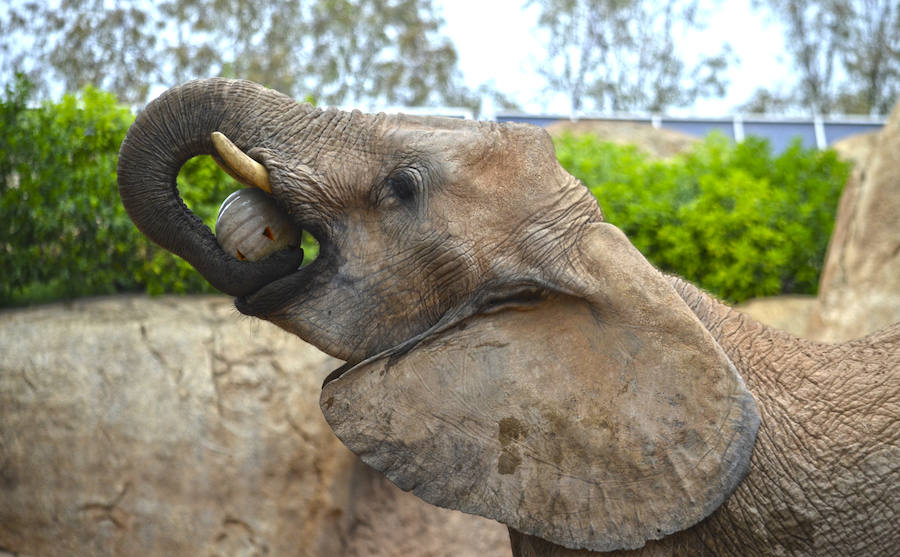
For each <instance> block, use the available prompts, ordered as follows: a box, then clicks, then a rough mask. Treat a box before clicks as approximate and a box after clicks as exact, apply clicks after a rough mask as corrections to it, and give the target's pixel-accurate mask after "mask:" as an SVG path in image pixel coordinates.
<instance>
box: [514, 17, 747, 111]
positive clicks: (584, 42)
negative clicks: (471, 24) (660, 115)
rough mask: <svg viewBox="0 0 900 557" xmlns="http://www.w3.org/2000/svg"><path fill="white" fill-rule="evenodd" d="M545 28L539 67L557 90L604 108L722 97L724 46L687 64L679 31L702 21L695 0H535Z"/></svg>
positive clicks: (577, 102)
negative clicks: (681, 52)
mask: <svg viewBox="0 0 900 557" xmlns="http://www.w3.org/2000/svg"><path fill="white" fill-rule="evenodd" d="M529 4H537V5H539V6H540V16H539V19H538V25H539V26H540V27H541V28H543V29H544V30H545V31H546V33H547V37H548V39H547V60H546V63H545V65H544V66H543V67H542V68H540V69H539V71H540V73H541V74H542V75H543V76H544V78H545V79H546V81H547V84H548V86H549V88H550V89H551V90H554V91H560V92H563V93H565V94H566V95H567V96H568V97H569V103H570V105H571V109H572V112H573V113H577V112H580V111H581V110H582V108H583V107H584V106H585V100H591V101H593V104H594V108H596V109H599V110H604V111H625V110H629V111H634V110H650V111H662V110H665V109H666V108H668V107H671V106H682V105H687V104H690V103H691V102H693V101H694V100H695V99H696V98H698V97H700V96H706V95H711V94H712V95H718V96H721V95H723V94H724V92H725V82H724V81H723V79H722V77H721V75H722V72H723V70H724V69H725V68H726V67H727V66H728V63H729V59H730V53H729V51H728V50H727V48H726V49H724V50H723V51H722V52H720V53H719V54H717V55H715V56H710V57H708V58H705V59H704V60H701V61H700V62H699V63H698V64H696V65H695V66H693V67H690V68H689V67H688V66H687V65H686V64H685V62H684V61H683V60H682V59H681V58H680V57H679V54H678V50H677V48H676V47H675V37H676V36H679V35H681V34H683V33H685V32H688V31H690V30H692V29H696V28H697V27H699V21H698V17H697V1H696V0H667V1H665V2H653V1H649V0H531V1H530V2H529Z"/></svg>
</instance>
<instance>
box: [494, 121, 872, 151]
mask: <svg viewBox="0 0 900 557" xmlns="http://www.w3.org/2000/svg"><path fill="white" fill-rule="evenodd" d="M495 119H496V120H497V121H498V122H525V123H529V124H534V125H536V126H541V127H545V126H549V125H550V124H553V123H555V122H560V121H572V119H571V118H569V117H567V116H555V115H538V114H521V113H500V114H497V115H496V116H495ZM577 121H579V122H585V121H588V122H590V121H597V122H632V123H638V124H648V125H651V126H653V127H655V128H662V129H669V130H675V131H679V132H682V133H685V134H688V135H694V136H698V137H703V136H705V135H707V134H708V133H710V132H712V131H714V130H715V131H719V132H720V133H722V134H724V135H725V136H726V137H729V138H731V139H732V140H734V141H743V140H744V138H746V137H747V136H751V135H753V136H758V137H764V138H766V139H768V140H769V142H770V144H771V145H772V149H773V151H775V152H781V151H783V150H784V149H786V148H787V147H788V146H789V145H790V144H791V142H792V141H794V139H795V138H800V140H801V142H802V143H803V146H804V147H815V148H818V149H824V148H825V147H827V146H828V145H831V144H832V143H834V142H835V141H839V140H841V139H844V138H845V137H848V136H851V135H856V134H859V133H866V132H873V131H878V130H880V129H881V128H882V127H884V123H885V118H872V117H868V116H843V117H821V116H814V117H805V118H802V117H801V118H791V117H777V116H762V115H753V114H751V115H735V116H728V117H724V118H699V117H674V116H673V117H670V116H661V115H648V116H584V117H580V118H578V119H577Z"/></svg>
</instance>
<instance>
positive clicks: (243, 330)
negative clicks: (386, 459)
mask: <svg viewBox="0 0 900 557" xmlns="http://www.w3.org/2000/svg"><path fill="white" fill-rule="evenodd" d="M0 354H2V358H0V549H2V550H3V551H6V552H12V553H13V554H18V555H41V556H56V555H59V556H63V555H66V556H68V555H167V556H178V555H192V556H193V555H223V556H224V555H242V556H243V555H246V556H251V555H311V556H313V555H328V556H331V555H434V556H438V555H473V556H474V555H478V556H482V555H486V556H489V555H509V554H510V549H509V542H508V537H507V532H506V528H505V527H503V526H502V525H500V524H497V523H495V522H492V521H488V520H486V519H482V518H478V517H473V516H469V515H464V514H462V513H458V512H455V511H448V510H445V509H439V508H437V507H432V506H430V505H428V504H426V503H424V502H423V501H420V500H419V499H417V498H416V497H414V496H412V495H410V494H408V493H404V492H401V491H400V490H399V489H397V488H396V487H394V486H393V485H392V484H390V483H389V482H387V480H385V479H383V478H382V477H381V476H380V475H378V474H376V473H375V472H374V471H372V470H371V469H369V468H367V467H366V466H364V465H362V464H361V463H359V462H358V460H357V459H356V457H355V456H353V455H352V454H351V453H350V452H349V451H348V450H347V449H345V448H344V447H343V446H342V445H341V444H340V442H339V441H338V440H337V439H336V438H335V437H334V435H333V434H332V432H331V431H330V429H329V427H328V425H327V424H326V423H325V421H324V419H323V417H322V415H321V412H320V410H319V408H318V398H319V391H320V387H321V383H322V379H323V378H324V376H325V375H326V374H327V373H328V371H330V370H331V369H332V368H333V367H335V366H336V365H338V363H339V362H337V361H336V360H334V359H332V358H329V357H327V356H325V355H324V354H322V353H321V352H318V351H317V350H315V349H314V348H312V347H311V346H309V345H307V344H305V343H303V342H302V341H300V340H299V339H297V338H296V337H293V336H291V335H288V334H287V333H284V332H282V331H281V330H279V329H277V328H275V327H274V326H272V325H269V324H268V323H264V322H261V321H257V320H250V319H246V318H242V317H240V316H239V315H238V314H237V313H236V312H235V311H234V309H233V308H232V306H231V302H230V301H229V300H227V299H225V298H221V297H203V298H176V297H164V298H153V299H148V298H143V297H120V298H106V299H97V300H89V301H77V302H73V303H67V304H54V305H50V306H44V307H39V308H35V309H25V310H16V311H4V312H2V313H0Z"/></svg>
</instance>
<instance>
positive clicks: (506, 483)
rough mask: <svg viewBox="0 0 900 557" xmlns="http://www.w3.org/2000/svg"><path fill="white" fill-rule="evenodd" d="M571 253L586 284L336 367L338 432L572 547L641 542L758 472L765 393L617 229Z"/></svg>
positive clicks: (427, 495) (410, 480) (456, 498)
mask: <svg viewBox="0 0 900 557" xmlns="http://www.w3.org/2000/svg"><path fill="white" fill-rule="evenodd" d="M576 260H577V261H580V262H581V263H582V264H583V265H584V268H586V269H587V268H589V269H590V271H589V272H588V271H585V270H583V269H582V270H581V271H579V273H580V274H581V275H585V274H587V275H588V276H587V277H584V276H582V277H580V278H577V279H576V278H573V280H578V281H580V282H581V284H582V289H583V291H584V295H583V297H574V296H562V295H559V296H554V297H552V298H551V299H548V300H546V301H544V302H542V303H541V304H539V305H537V306H536V307H534V308H532V309H531V310H529V311H517V310H507V311H501V312H497V313H492V314H488V315H477V316H474V317H471V318H469V319H468V320H466V321H463V322H461V323H459V324H458V325H457V326H455V327H453V328H451V329H449V330H445V331H443V332H441V333H439V334H436V335H432V336H430V337H428V338H427V339H426V340H424V341H423V342H421V343H420V344H419V345H418V346H417V347H416V348H415V349H413V350H412V351H410V352H408V353H406V354H404V355H402V356H396V355H395V356H393V357H388V356H385V357H376V358H374V359H371V360H368V361H365V362H362V363H361V364H358V365H357V366H355V367H353V368H352V369H350V370H349V371H347V372H346V373H344V374H343V375H342V376H340V377H339V378H338V379H336V380H333V381H331V382H329V383H327V384H326V385H325V387H324V389H323V392H322V398H321V407H322V410H323V412H324V414H325V417H326V419H327V420H328V422H329V424H331V427H332V428H333V429H334V431H335V433H336V434H337V436H338V437H339V438H340V439H341V440H342V441H343V442H344V443H345V444H346V445H347V446H348V447H349V448H350V449H351V450H352V451H353V452H355V453H356V454H357V455H359V456H360V457H361V458H362V460H363V461H365V462H366V463H367V464H369V465H370V466H372V467H374V468H375V469H377V470H379V471H381V472H382V473H384V474H385V475H386V476H387V477H388V478H389V479H390V480H391V481H393V482H394V483H395V484H397V486H399V487H400V488H402V489H404V490H407V491H412V492H413V493H415V494H416V495H418V496H419V497H421V498H422V499H424V500H426V501H428V502H430V503H433V504H435V505H439V506H442V507H448V508H452V509H458V510H461V511H464V512H468V513H473V514H478V515H482V516H486V517H489V518H493V519H495V520H498V521H500V522H503V523H505V524H507V525H508V526H510V527H512V528H514V529H516V530H518V531H520V532H523V533H526V534H531V535H535V536H538V537H540V538H543V539H545V540H548V541H551V542H553V543H556V544H559V545H563V546H566V547H570V548H584V549H591V550H595V551H608V550H614V549H635V548H638V547H641V546H643V545H644V543H645V542H646V541H647V540H649V539H658V538H661V537H663V536H665V535H667V534H670V533H673V532H676V531H679V530H683V529H685V528H688V527H690V526H692V525H694V524H696V523H697V522H699V521H700V520H702V519H703V518H705V517H706V516H708V515H709V514H710V513H711V512H712V511H713V510H715V509H716V508H717V507H718V506H719V505H720V504H721V503H722V502H723V501H724V500H725V498H726V497H728V495H729V494H730V493H731V492H732V491H733V490H734V489H735V487H736V486H737V484H738V483H739V482H740V480H741V479H742V478H743V477H744V475H745V473H746V471H747V467H748V463H749V459H750V454H751V451H752V448H753V444H754V441H755V437H756V430H757V427H758V424H759V416H758V414H757V412H756V406H755V404H754V401H753V398H752V397H751V395H750V394H749V393H748V392H747V389H746V387H745V386H744V383H743V381H742V380H741V378H740V376H739V375H738V374H737V372H736V370H735V368H734V366H733V365H732V363H731V362H730V360H729V359H728V358H727V357H726V355H725V354H724V352H723V351H722V349H721V347H719V345H718V344H717V343H716V342H715V340H714V339H713V338H712V337H711V335H710V334H709V332H708V331H707V330H706V329H705V328H704V327H703V325H702V324H701V323H700V321H699V320H698V319H697V318H696V316H695V315H694V314H693V312H691V310H690V309H689V308H688V307H687V306H686V305H685V304H684V302H683V301H682V300H681V298H680V297H679V296H678V294H677V293H676V292H675V291H674V289H673V288H672V287H671V285H670V284H669V282H668V281H667V280H666V278H665V277H664V276H663V275H661V274H660V273H659V272H658V271H656V270H655V269H654V268H653V267H652V266H651V265H650V264H649V263H647V262H646V260H644V258H643V257H642V256H641V255H640V254H639V253H638V252H637V251H636V250H635V249H634V248H633V247H632V246H631V244H630V243H629V242H628V240H627V239H626V238H625V236H624V235H622V234H621V232H619V231H618V229H615V228H614V227H612V226H610V225H606V224H604V225H601V226H598V227H596V228H594V229H592V230H591V231H590V232H589V233H588V235H587V236H586V237H585V239H584V240H583V241H582V243H581V245H580V247H579V250H578V254H577V257H576ZM573 268H575V269H577V268H578V265H576V266H575V267H573Z"/></svg>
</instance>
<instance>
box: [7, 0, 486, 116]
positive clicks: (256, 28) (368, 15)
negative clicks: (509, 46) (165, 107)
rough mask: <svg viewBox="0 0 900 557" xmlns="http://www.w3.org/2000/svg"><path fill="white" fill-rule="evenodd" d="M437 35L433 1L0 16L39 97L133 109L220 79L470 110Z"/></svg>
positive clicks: (16, 9) (92, 8) (11, 63)
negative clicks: (67, 94) (56, 91)
mask: <svg viewBox="0 0 900 557" xmlns="http://www.w3.org/2000/svg"><path fill="white" fill-rule="evenodd" d="M442 26H443V20H442V19H441V18H440V17H439V15H438V14H437V13H436V11H435V8H434V6H433V4H432V0H395V1H386V0H318V1H316V2H296V1H291V0H268V1H258V0H256V1H254V0H166V1H164V2H161V3H157V4H156V5H154V4H152V3H148V2H144V1H141V0H116V1H114V2H109V1H104V0H87V1H86V2H85V1H83V0H61V1H60V2H58V3H56V4H50V3H48V4H46V5H44V4H42V3H37V2H32V1H30V0H26V1H25V2H18V3H16V4H15V5H13V6H12V8H11V9H10V10H9V12H8V13H7V14H6V15H5V16H2V15H0V31H2V32H4V35H3V37H0V52H3V53H4V55H5V56H4V60H6V62H5V63H4V67H3V68H2V70H3V72H4V74H8V75H12V73H13V72H14V71H23V70H24V71H27V73H28V75H29V77H30V78H31V79H32V80H33V81H34V82H35V83H37V84H38V85H39V86H41V87H42V89H43V90H44V91H45V92H46V91H47V90H48V89H49V85H51V84H54V83H61V84H62V85H63V87H64V88H65V89H66V90H77V89H79V88H81V87H83V86H84V85H86V84H88V83H91V84H94V85H96V86H97V87H100V88H102V89H105V90H109V91H111V92H114V93H115V94H117V95H118V96H119V97H120V98H121V99H123V100H125V101H127V102H131V103H134V104H142V103H143V102H146V100H147V96H148V93H149V92H150V89H151V88H152V87H153V86H166V87H168V86H171V85H174V84H176V83H179V82H182V81H186V80H188V79H191V78H195V77H208V76H212V75H224V76H229V77H243V78H247V79H251V80H253V81H257V82H260V83H263V84H265V85H268V86H270V87H273V88H276V89H278V90H280V91H282V92H285V93H288V94H291V95H293V96H295V97H299V98H305V97H309V96H311V97H314V98H316V99H317V100H319V101H320V102H322V103H327V104H351V103H354V104H355V103H360V102H368V103H370V104H381V105H383V104H405V105H428V104H430V105H434V104H454V105H465V106H469V107H473V108H475V107H476V105H477V104H478V97H477V96H476V95H475V94H474V93H472V92H471V91H469V90H468V89H466V88H465V87H463V86H462V85H461V75H460V72H459V70H458V67H457V55H456V50H455V48H454V47H453V45H452V43H451V42H450V41H449V40H448V39H447V38H446V37H443V36H442V35H441V27H442ZM13 30H18V31H17V32H14V31H13ZM23 38H27V39H28V41H27V42H28V43H29V44H27V45H24V44H23V43H22V42H21V41H22V39H23Z"/></svg>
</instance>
